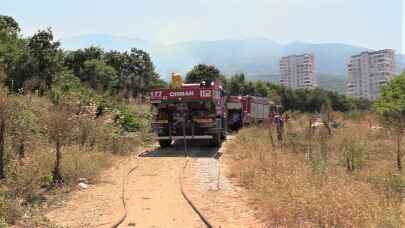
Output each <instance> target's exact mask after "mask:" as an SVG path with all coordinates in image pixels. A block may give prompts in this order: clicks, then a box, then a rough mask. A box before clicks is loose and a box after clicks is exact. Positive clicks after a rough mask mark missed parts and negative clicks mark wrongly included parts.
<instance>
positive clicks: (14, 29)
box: [0, 15, 20, 36]
mask: <svg viewBox="0 0 405 228" xmlns="http://www.w3.org/2000/svg"><path fill="white" fill-rule="evenodd" d="M19 32H20V26H19V25H18V23H17V22H16V21H15V20H14V18H12V17H10V16H5V15H0V36H1V35H5V36H17V34H18V33H19Z"/></svg>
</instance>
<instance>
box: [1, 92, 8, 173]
mask: <svg viewBox="0 0 405 228" xmlns="http://www.w3.org/2000/svg"><path fill="white" fill-rule="evenodd" d="M8 103H9V101H8V95H7V91H6V90H5V89H4V88H0V179H4V178H5V177H6V175H5V171H4V169H5V164H4V155H5V154H4V152H5V151H4V150H5V145H4V144H5V138H6V120H7V116H8Z"/></svg>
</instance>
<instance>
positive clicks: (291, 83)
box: [280, 54, 317, 89]
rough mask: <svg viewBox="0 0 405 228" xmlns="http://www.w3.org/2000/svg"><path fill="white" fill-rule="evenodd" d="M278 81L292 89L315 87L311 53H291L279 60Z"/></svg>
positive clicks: (313, 62)
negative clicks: (279, 76)
mask: <svg viewBox="0 0 405 228" xmlns="http://www.w3.org/2000/svg"><path fill="white" fill-rule="evenodd" d="M280 74H281V78H280V83H281V84H282V85H284V86H286V87H289V88H292V89H303V88H304V89H310V88H314V87H317V82H316V79H315V57H314V55H313V54H303V55H291V56H286V57H283V58H281V60H280Z"/></svg>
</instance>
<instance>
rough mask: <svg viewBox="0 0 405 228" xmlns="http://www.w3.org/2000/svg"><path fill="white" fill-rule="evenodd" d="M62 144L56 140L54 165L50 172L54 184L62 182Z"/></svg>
mask: <svg viewBox="0 0 405 228" xmlns="http://www.w3.org/2000/svg"><path fill="white" fill-rule="evenodd" d="M61 149H62V146H61V145H60V142H59V141H57V142H56V159H55V167H54V170H53V173H52V176H53V183H54V184H61V183H62V182H63V179H62V175H61V173H60V160H61V158H62V151H61Z"/></svg>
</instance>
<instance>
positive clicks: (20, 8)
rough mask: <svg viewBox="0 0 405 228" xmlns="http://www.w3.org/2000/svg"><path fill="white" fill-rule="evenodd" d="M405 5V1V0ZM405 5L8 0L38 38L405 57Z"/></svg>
mask: <svg viewBox="0 0 405 228" xmlns="http://www.w3.org/2000/svg"><path fill="white" fill-rule="evenodd" d="M404 1H405V0H404ZM404 12H405V4H403V0H385V1H383V0H64V1H61V0H59V1H58V0H36V1H34V0H0V14H6V15H10V16H13V17H15V18H16V19H17V20H18V22H19V23H20V25H21V27H22V28H23V31H24V34H27V35H30V34H32V33H34V32H35V31H37V30H38V29H40V28H46V27H48V26H50V27H52V28H53V30H54V32H55V35H56V36H57V37H58V38H65V37H73V36H78V35H82V34H93V33H102V34H111V35H118V36H127V37H133V38H142V39H146V40H151V41H159V42H164V43H171V42H179V41H188V40H219V39H227V38H236V39H240V38H258V37H261V38H270V39H273V40H275V41H278V42H281V43H287V42H291V41H296V40H299V41H305V42H316V43H319V42H323V43H324V42H339V43H347V44H354V45H360V46H364V47H369V48H374V49H381V48H394V49H397V50H401V48H402V50H403V52H404V53H405V45H404V46H402V45H401V44H402V43H404V44H405V40H404V39H405V32H403V31H402V30H405V29H404V26H405V15H404Z"/></svg>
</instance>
